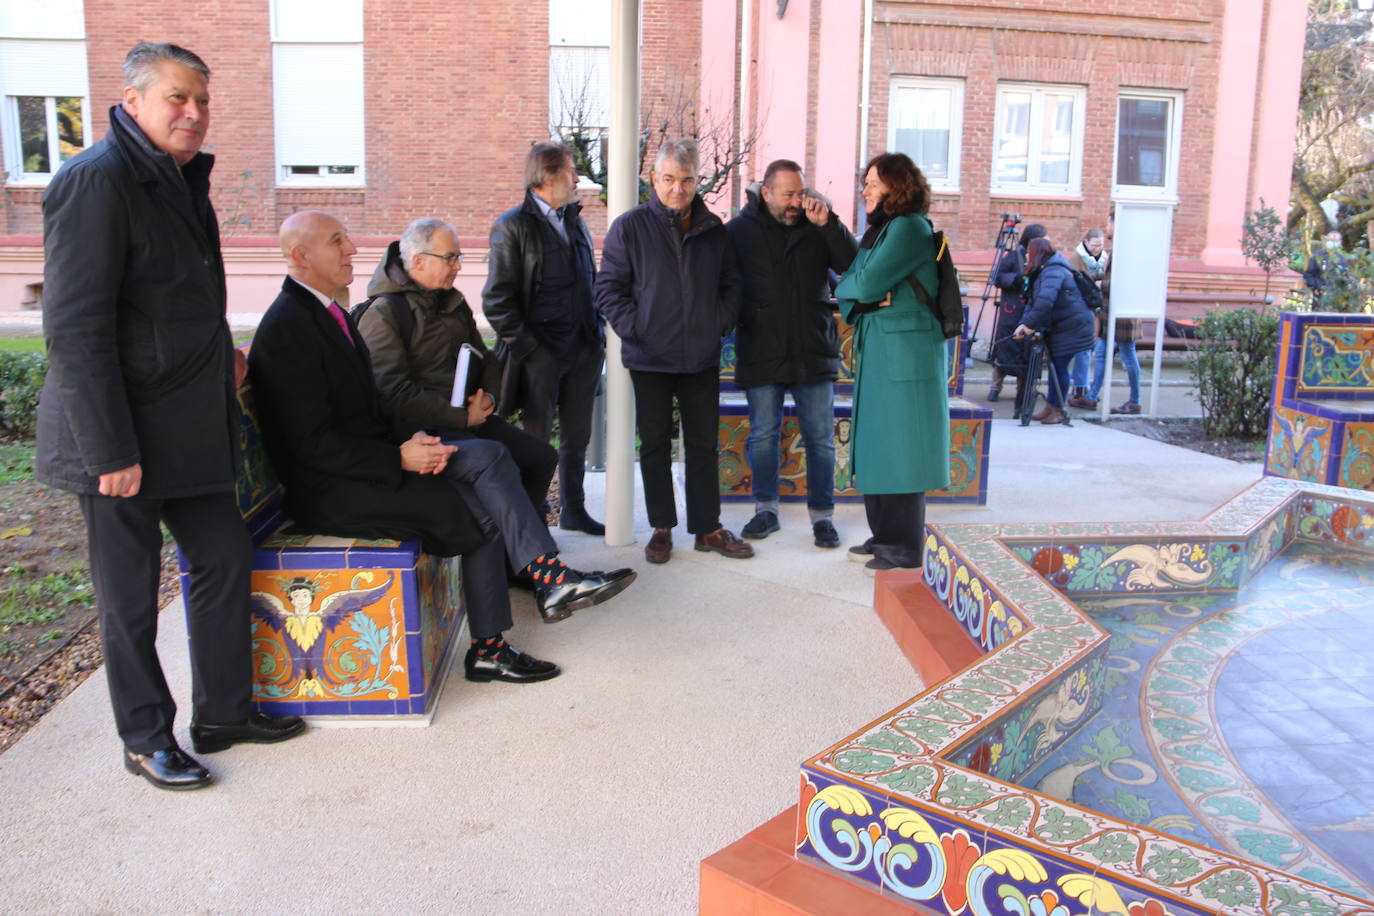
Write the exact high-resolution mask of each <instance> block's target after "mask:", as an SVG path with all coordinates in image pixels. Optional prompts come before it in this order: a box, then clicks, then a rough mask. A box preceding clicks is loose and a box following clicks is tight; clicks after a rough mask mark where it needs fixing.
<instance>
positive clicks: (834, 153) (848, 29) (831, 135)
mask: <svg viewBox="0 0 1374 916" xmlns="http://www.w3.org/2000/svg"><path fill="white" fill-rule="evenodd" d="M862 41H863V4H861V3H856V2H854V0H821V41H820V58H821V60H820V74H819V80H818V91H817V110H816V167H815V169H814V170H813V171H814V173H815V174H813V175H810V176H808V177H809V179H810V181H811V184H812V186H813V187H815V188H816V189H817V190H818V191H820V192H821V193H822V194H824V195H826V196H827V197H829V198H830V204H831V207H832V208H833V209H834V211H835V212H836V213H838V214H839V215H840V216H841V218H843V219H844V221H845V224H846V225H848V226H849V228H850V229H853V228H854V226H853V222H852V221H853V218H854V213H855V209H854V201H855V197H856V196H857V190H856V181H857V171H858V168H859V165H860V163H859V161H858V155H859V152H858V149H859V139H858V138H859V97H860V86H859V77H860V67H859V62H860V54H861V48H862V45H861V44H860V43H861V42H862Z"/></svg>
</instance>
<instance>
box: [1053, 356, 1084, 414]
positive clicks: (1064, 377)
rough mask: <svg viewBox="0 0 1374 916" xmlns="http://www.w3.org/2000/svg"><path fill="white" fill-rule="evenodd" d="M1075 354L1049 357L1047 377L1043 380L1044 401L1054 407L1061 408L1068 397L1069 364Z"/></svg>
mask: <svg viewBox="0 0 1374 916" xmlns="http://www.w3.org/2000/svg"><path fill="white" fill-rule="evenodd" d="M1075 356H1077V354H1076V353H1066V354H1064V355H1063V356H1051V357H1050V367H1049V368H1050V371H1049V377H1048V378H1046V379H1045V400H1046V401H1047V402H1048V403H1049V404H1051V405H1052V406H1054V407H1063V406H1064V402H1065V401H1066V400H1068V397H1069V364H1070V363H1072V362H1073V360H1074V357H1075Z"/></svg>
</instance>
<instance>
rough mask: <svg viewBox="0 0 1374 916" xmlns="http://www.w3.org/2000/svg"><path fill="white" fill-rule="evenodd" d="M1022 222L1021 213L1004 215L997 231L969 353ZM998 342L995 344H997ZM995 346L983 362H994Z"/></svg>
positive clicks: (971, 336)
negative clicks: (1004, 261) (1003, 261)
mask: <svg viewBox="0 0 1374 916" xmlns="http://www.w3.org/2000/svg"><path fill="white" fill-rule="evenodd" d="M1020 222H1021V214H1019V213H1003V214H1002V223H1001V225H1000V226H999V227H998V229H997V242H996V243H995V245H994V248H995V249H996V250H995V251H994V252H993V255H992V267H991V268H989V269H988V278H987V280H986V281H985V282H984V283H983V304H982V305H981V306H979V308H978V320H977V321H975V322H974V323H973V333H972V334H970V335H969V339H968V352H969V353H972V352H973V345H974V344H975V343H977V342H978V328H979V326H980V325H981V324H982V323H983V313H984V312H986V311H987V308H988V300H989V299H991V298H992V296H993V293H995V292H996V290H997V269H998V268H999V267H1001V266H1002V258H1003V257H1004V256H1005V255H1006V253H1007V252H1009V251H1011V250H1012V248H1013V247H1015V245H1016V226H1017V224H1019V223H1020ZM995 343H996V341H994V342H993V344H995ZM993 344H989V345H988V352H987V355H986V356H985V357H983V361H984V362H986V363H991V362H992V348H993Z"/></svg>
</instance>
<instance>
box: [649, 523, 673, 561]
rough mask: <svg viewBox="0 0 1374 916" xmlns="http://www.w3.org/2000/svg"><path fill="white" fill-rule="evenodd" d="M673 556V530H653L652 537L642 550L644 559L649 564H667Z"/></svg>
mask: <svg viewBox="0 0 1374 916" xmlns="http://www.w3.org/2000/svg"><path fill="white" fill-rule="evenodd" d="M672 555H673V529H671V528H655V529H654V536H653V537H651V538H649V544H648V546H647V547H645V548H644V559H646V560H648V561H649V562H650V563H667V562H668V558H669V557H671V556H672Z"/></svg>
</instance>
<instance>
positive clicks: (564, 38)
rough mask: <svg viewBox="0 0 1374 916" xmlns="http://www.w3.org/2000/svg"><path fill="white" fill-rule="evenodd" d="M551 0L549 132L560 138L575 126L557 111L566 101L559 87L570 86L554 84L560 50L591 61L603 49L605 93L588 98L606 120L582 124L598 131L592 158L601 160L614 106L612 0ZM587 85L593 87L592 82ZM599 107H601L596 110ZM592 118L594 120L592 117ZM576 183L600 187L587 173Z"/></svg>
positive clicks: (557, 71)
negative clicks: (612, 104)
mask: <svg viewBox="0 0 1374 916" xmlns="http://www.w3.org/2000/svg"><path fill="white" fill-rule="evenodd" d="M548 2H549V117H548V123H549V132H550V134H551V135H552V137H551V138H552V139H554V140H558V139H559V133H558V132H559V131H562V130H564V129H566V128H569V127H572V126H573V125H571V124H560V123H558V121H559V118H558V115H559V114H560V113H562V109H563V105H562V102H561V99H560V98H559V95H560V91H566V90H567V87H560V86H557V85H556V84H555V79H556V78H557V75H558V73H559V71H560V69H562V68H560V67H559V65H558V56H559V52H573V53H581V54H583V55H586V56H587V57H588V58H589V59H588V61H587V63H589V64H590V62H591V60H590V59H591V57H592V54H594V53H596V52H604V55H601V54H596V56H597V57H602V56H604V68H605V73H604V78H605V82H604V88H605V97H604V98H602V99H591V100H589V105H590V107H591V108H592V109H593V110H594V112H595V113H599V114H600V115H601V118H600V120H602V121H604V122H605V123H601V124H596V123H587V124H584V125H582V127H584V128H586V129H588V130H589V131H596V132H597V134H598V136H599V142H596V143H594V144H593V149H592V154H591V157H592V160H593V161H595V162H599V161H600V160H601V158H602V151H603V150H604V149H605V145H606V137H607V135H608V134H609V133H610V107H611V92H610V79H611V75H610V73H611V62H610V47H611V26H610V22H611V16H610V12H611V10H610V7H611V4H610V0H591V2H588V0H548ZM585 69H586V71H587V72H588V73H592V72H594V70H595V68H594V67H592V66H587V67H586V68H585ZM588 88H594V87H591V86H589V87H588ZM598 108H600V110H599V111H595V110H596V109H598ZM591 120H595V118H592V119H591ZM577 187H578V188H579V189H580V190H593V189H596V188H599V187H600V185H598V184H597V183H596V182H595V181H593V180H592V179H590V178H588V177H587V176H586V175H581V174H579V175H578V176H577Z"/></svg>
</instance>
